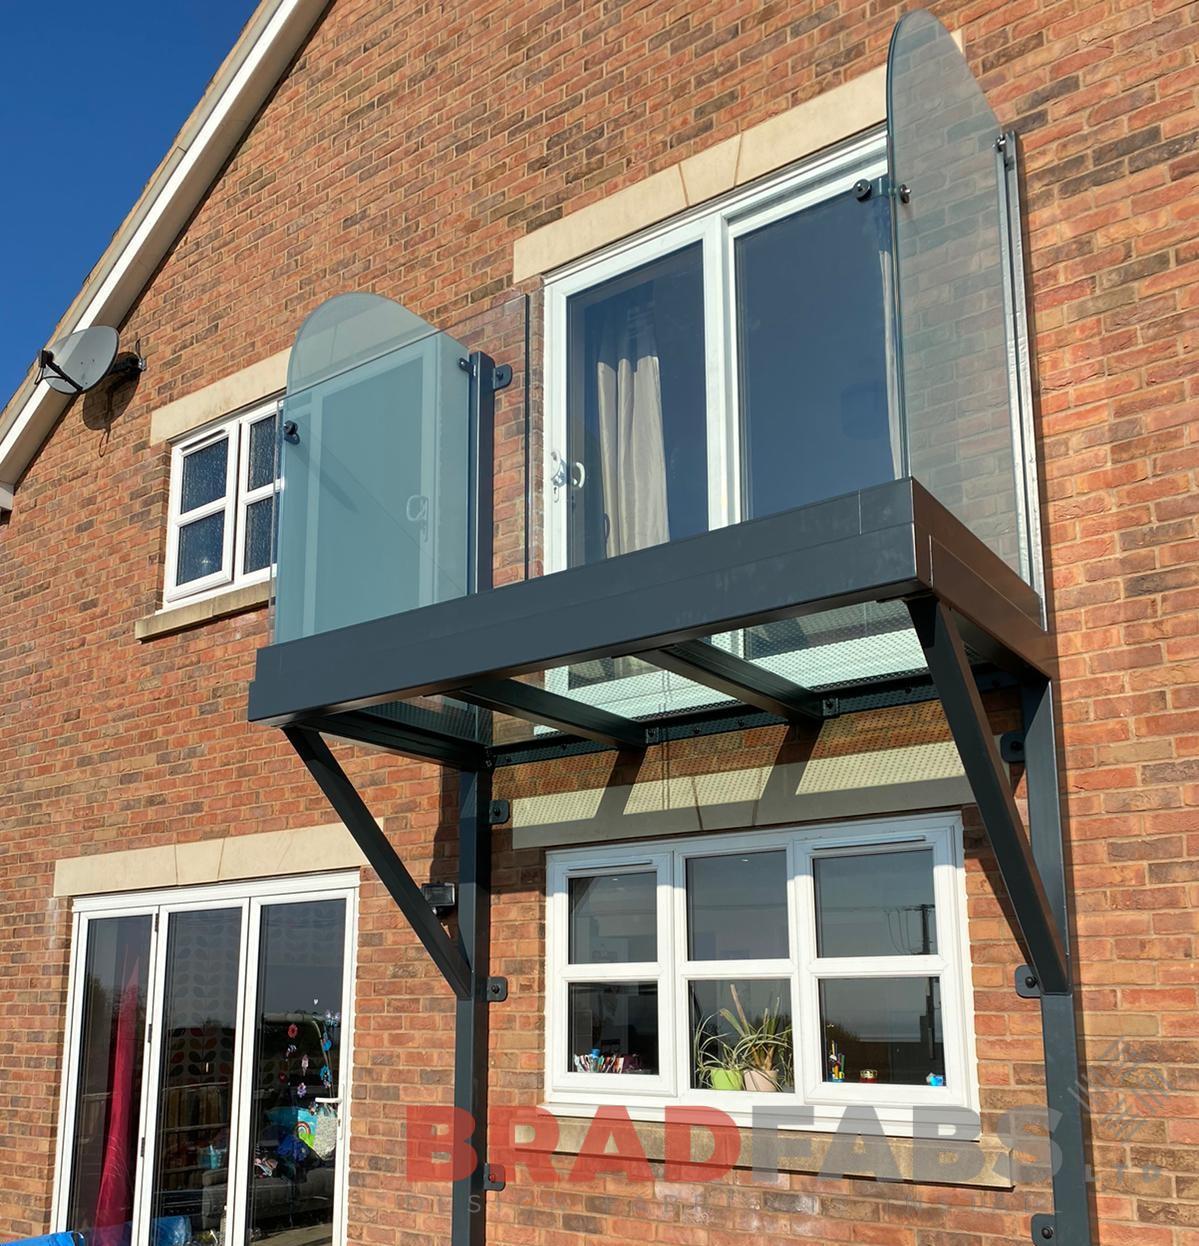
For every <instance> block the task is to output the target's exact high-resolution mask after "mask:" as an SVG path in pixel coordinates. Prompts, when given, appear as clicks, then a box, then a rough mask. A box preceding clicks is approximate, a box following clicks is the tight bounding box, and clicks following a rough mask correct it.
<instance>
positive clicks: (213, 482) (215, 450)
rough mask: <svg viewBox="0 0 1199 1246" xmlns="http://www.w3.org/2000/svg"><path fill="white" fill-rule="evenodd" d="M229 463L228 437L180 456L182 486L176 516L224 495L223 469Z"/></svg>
mask: <svg viewBox="0 0 1199 1246" xmlns="http://www.w3.org/2000/svg"><path fill="white" fill-rule="evenodd" d="M228 462H229V438H228V437H222V438H221V439H220V440H219V441H213V442H210V443H209V444H208V445H206V446H204V448H203V449H201V450H192V451H191V453H190V454H185V455H184V456H183V486H182V489H181V491H180V500H179V513H180V514H181V515H186V514H187V512H188V511H192V510H195V509H196V507H197V506H204V505H205V504H206V503H208V502H215V501H216V500H217V498H223V497H224V496H225V483H226V475H225V469H226V466H227V465H228Z"/></svg>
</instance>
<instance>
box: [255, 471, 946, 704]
mask: <svg viewBox="0 0 1199 1246" xmlns="http://www.w3.org/2000/svg"><path fill="white" fill-rule="evenodd" d="M918 488H919V486H917V485H915V484H914V483H913V482H912V481H910V480H901V481H895V482H892V483H891V484H887V485H881V486H879V487H877V488H875V489H868V490H863V491H861V492H859V493H852V494H846V495H845V496H844V497H840V498H834V499H832V500H831V501H828V502H821V503H817V504H814V505H811V506H805V507H800V508H797V509H796V510H793V511H787V512H784V513H782V514H779V515H771V516H767V517H766V518H763V519H757V520H752V521H750V522H747V523H740V524H733V525H730V526H729V527H726V528H721V529H718V530H716V531H713V532H708V533H704V534H702V535H700V536H697V537H692V538H689V539H687V540H684V541H675V542H670V543H668V544H664V545H658V546H654V547H652V548H650V549H643V550H638V551H636V552H635V553H631V554H625V555H622V556H621V557H620V558H610V559H606V560H604V561H602V562H598V563H594V564H591V565H588V566H585V567H577V568H574V569H572V570H569V571H562V572H559V573H557V574H555V575H546V576H540V577H537V578H534V579H532V580H526V581H522V582H520V583H518V584H509V585H505V586H504V587H502V588H498V589H495V590H494V591H492V592H480V593H476V594H469V595H467V596H465V597H461V598H457V599H455V600H452V601H445V602H440V603H438V604H436V605H432V606H426V607H424V608H422V609H418V610H411V611H407V612H405V613H403V614H397V615H391V616H389V617H387V618H383V619H375V620H371V621H369V622H365V623H359V624H355V625H354V626H352V627H347V628H341V629H339V630H336V631H332V632H325V633H323V634H319V635H316V636H308V637H304V638H302V639H299V640H294V641H290V642H287V643H285V644H278V645H270V646H268V647H266V648H264V649H260V650H259V652H258V660H257V671H256V677H255V680H254V682H253V684H252V685H251V687H250V706H249V716H250V718H251V719H252V720H254V721H260V722H273V723H276V724H279V725H282V724H283V723H286V722H290V721H294V720H295V719H297V718H299V717H307V716H311V715H313V714H323V713H328V712H340V711H342V710H348V709H360V708H364V707H366V706H369V705H372V704H378V703H380V702H384V701H389V700H403V699H406V698H408V697H413V696H422V695H433V694H437V693H449V694H453V693H454V692H455V691H456V690H457V689H459V688H463V687H468V686H470V685H472V684H478V683H480V682H482V681H486V680H495V679H509V678H512V677H514V676H516V675H522V674H528V673H531V672H533V671H541V670H546V669H548V668H549V667H553V666H561V665H568V664H571V663H575V662H583V661H589V660H591V659H594V658H602V657H610V656H611V655H613V654H618V653H631V652H634V651H640V650H646V649H660V648H663V647H666V646H670V645H676V644H680V643H682V642H683V641H687V640H695V639H699V638H701V637H703V636H707V635H711V634H713V633H716V632H720V631H731V630H734V629H736V628H738V627H745V626H748V625H750V624H753V623H766V622H771V621H773V620H775V619H782V618H794V617H796V616H797V615H802V614H808V613H813V612H815V611H818V610H826V609H832V608H835V607H837V606H841V605H850V604H857V603H861V602H866V601H875V600H883V599H887V600H889V599H894V598H898V597H903V596H905V595H907V594H910V593H914V592H920V591H923V590H924V589H926V588H927V584H926V583H925V581H924V580H923V579H921V575H920V566H919V565H918V562H917V556H916V542H915V537H914V532H913V520H912V513H913V490H914V489H918ZM955 522H956V521H955Z"/></svg>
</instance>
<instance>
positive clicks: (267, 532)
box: [242, 497, 275, 571]
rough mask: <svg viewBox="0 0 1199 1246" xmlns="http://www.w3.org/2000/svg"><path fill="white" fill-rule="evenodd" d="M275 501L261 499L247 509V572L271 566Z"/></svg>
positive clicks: (244, 561)
mask: <svg viewBox="0 0 1199 1246" xmlns="http://www.w3.org/2000/svg"><path fill="white" fill-rule="evenodd" d="M274 504H275V499H274V498H273V497H272V498H259V499H258V501H257V502H251V503H250V505H249V506H247V507H246V548H245V554H244V557H243V559H242V564H243V569H244V570H246V571H261V570H262V568H263V567H269V566H270V565H271V517H272V513H273V508H274Z"/></svg>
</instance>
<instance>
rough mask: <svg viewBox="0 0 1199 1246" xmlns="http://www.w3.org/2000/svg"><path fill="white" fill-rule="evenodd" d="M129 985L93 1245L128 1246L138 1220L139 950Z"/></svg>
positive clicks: (128, 961) (130, 955)
mask: <svg viewBox="0 0 1199 1246" xmlns="http://www.w3.org/2000/svg"><path fill="white" fill-rule="evenodd" d="M124 960H125V973H124V974H123V975H122V980H123V981H124V983H125V985H124V988H123V989H122V991H121V997H120V1001H119V1003H118V1004H117V1015H116V1036H115V1038H114V1040H113V1052H112V1074H111V1078H112V1080H111V1083H110V1084H111V1087H112V1091H111V1100H110V1104H109V1110H108V1128H107V1130H106V1131H105V1135H104V1161H103V1166H102V1168H101V1170H100V1190H99V1194H98V1196H97V1199H96V1219H95V1231H94V1232H93V1233H92V1234H91V1236H90V1238H89V1241H90V1242H91V1243H93V1246H124V1244H125V1243H127V1242H128V1241H129V1238H130V1232H131V1222H132V1220H133V1182H134V1173H135V1171H136V1165H137V1158H136V1150H137V1125H138V1122H137V1109H138V1104H137V1102H136V1098H137V1096H136V1087H137V1081H138V1067H137V1066H138V1054H139V1053H138V1048H139V1045H140V1042H141V1026H140V1024H139V1016H138V1013H139V996H140V994H141V991H140V985H141V965H140V956H139V954H138V952H137V951H136V950H135V949H133V948H127V949H126V952H125V958H124Z"/></svg>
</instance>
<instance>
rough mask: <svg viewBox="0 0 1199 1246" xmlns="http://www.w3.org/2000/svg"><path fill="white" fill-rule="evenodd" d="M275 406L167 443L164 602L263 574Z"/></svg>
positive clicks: (266, 573)
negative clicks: (168, 485) (168, 487)
mask: <svg viewBox="0 0 1199 1246" xmlns="http://www.w3.org/2000/svg"><path fill="white" fill-rule="evenodd" d="M278 407H279V403H278V400H277V399H271V400H270V401H269V402H266V403H262V404H259V405H257V406H255V407H253V408H252V409H251V410H249V411H245V412H242V413H241V414H239V415H236V416H233V417H231V418H230V419H226V420H223V421H221V423H220V424H216V425H210V426H209V427H208V428H205V429H203V430H201V431H200V432H197V433H194V434H192V435H190V436H188V437H186V438H184V439H182V440H180V441H178V442H176V443H175V444H174V445H173V446H172V448H171V494H170V511H169V522H168V525H167V548H166V579H165V584H164V587H163V601H164V603H165V604H166V605H168V606H169V605H173V604H175V603H177V602H180V601H183V600H185V599H193V598H196V597H204V596H210V595H212V594H214V593H219V592H222V591H224V590H226V589H230V588H239V587H241V586H242V585H246V584H256V583H259V582H260V581H263V580H266V579H269V578H270V575H271V569H272V568H271V560H272V540H273V507H274V496H275V490H276V480H275V473H276V470H277V469H276V456H275V437H276V421H277V415H278Z"/></svg>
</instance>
